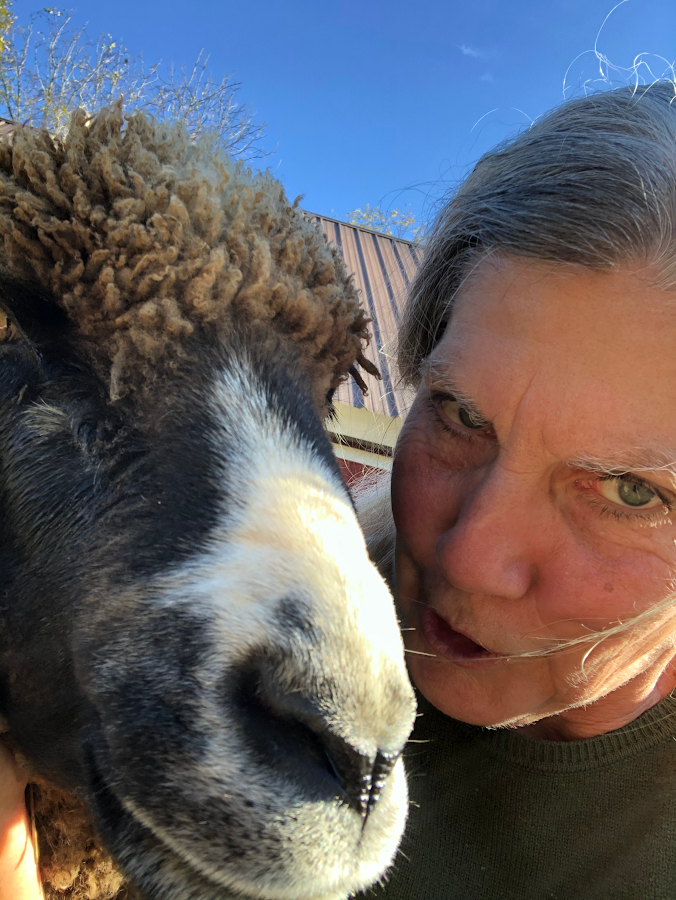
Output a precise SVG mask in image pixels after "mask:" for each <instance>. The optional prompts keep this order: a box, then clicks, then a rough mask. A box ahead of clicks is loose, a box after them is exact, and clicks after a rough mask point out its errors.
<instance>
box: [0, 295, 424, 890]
mask: <svg viewBox="0 0 676 900" xmlns="http://www.w3.org/2000/svg"><path fill="white" fill-rule="evenodd" d="M0 302H1V303H2V305H3V308H4V309H5V310H6V312H7V314H8V316H9V320H8V322H9V324H8V325H6V326H5V327H4V329H3V328H2V326H3V322H4V321H5V320H4V319H3V317H2V316H0V508H1V509H2V519H1V520H0V554H1V562H0V590H1V595H2V603H1V605H0V714H2V715H4V716H5V717H6V719H7V720H8V722H9V724H10V727H11V730H12V732H13V734H14V737H15V738H16V740H17V742H18V744H19V746H20V748H21V749H22V751H23V752H24V753H25V754H26V756H27V757H28V759H29V760H30V762H31V764H32V765H33V766H34V767H35V769H36V770H37V771H38V772H39V773H41V774H42V775H44V776H46V777H49V778H51V779H52V780H54V781H56V782H57V783H59V784H61V785H63V786H64V787H67V788H69V789H73V790H76V791H77V792H79V793H80V794H81V795H82V796H83V797H84V798H85V799H86V802H87V804H88V806H89V808H90V809H91V812H92V814H93V817H94V820H95V822H96V826H97V829H98V831H99V833H100V835H101V836H102V838H103V840H104V842H105V843H106V845H107V846H108V848H109V849H110V851H111V852H112V853H113V855H114V857H115V858H116V860H117V861H118V863H119V864H120V866H121V867H122V869H123V870H124V871H125V872H126V873H127V875H128V876H130V877H131V879H132V880H133V881H134V882H135V883H136V884H137V885H138V886H139V888H140V890H141V892H142V894H143V895H144V896H147V897H148V898H155V900H179V898H180V900H190V898H195V900H197V898H199V900H223V898H249V897H251V898H253V897H256V898H271V900H272V898H275V900H276V898H280V900H287V898H288V900H302V898H308V900H310V898H324V897H326V898H339V897H346V896H347V895H348V894H349V893H351V892H353V891H356V890H359V889H361V888H363V887H365V886H367V885H369V884H371V883H373V882H374V881H375V880H377V879H378V878H379V877H380V876H381V875H382V873H383V871H384V870H385V869H386V867H387V866H388V864H389V863H390V861H391V859H392V857H393V855H394V852H395V850H396V847H397V844H398V841H399V838H400V836H401V833H402V830H403V825H404V820H405V810H406V787H405V781H404V772H403V767H402V763H401V760H400V753H401V750H402V747H403V744H404V742H405V740H406V738H407V736H408V733H409V731H410V728H411V725H412V720H413V715H414V701H413V696H412V692H411V688H410V686H409V683H408V680H407V678H406V674H405V668H404V662H403V652H402V647H401V641H400V637H399V634H398V630H397V623H396V620H395V615H394V612H393V609H392V604H391V599H390V597H389V594H388V592H387V589H386V587H385V585H384V584H383V582H382V581H381V579H380V577H379V575H378V574H377V573H376V571H375V569H374V568H373V566H372V565H371V564H370V562H369V560H368V558H367V554H366V550H365V547H364V543H363V540H362V537H361V535H360V533H359V530H358V527H357V523H356V520H355V517H354V514H353V510H352V506H351V503H350V499H349V496H348V494H347V492H346V490H345V487H344V486H343V483H342V480H341V477H340V474H339V471H338V469H337V466H336V463H335V461H334V459H333V455H332V453H331V449H330V445H329V443H328V441H327V439H326V437H325V435H324V432H323V430H322V427H321V423H320V418H319V415H318V413H317V410H316V409H315V407H314V405H313V401H312V400H311V393H310V392H309V391H308V390H306V388H305V386H304V385H303V383H302V381H301V376H300V373H301V372H302V366H301V361H300V359H299V358H297V357H296V356H294V354H293V352H292V351H291V350H290V349H289V348H288V347H287V346H285V345H284V343H283V342H282V341H276V340H274V339H272V338H270V339H268V338H266V339H260V340H258V339H256V340H253V339H252V334H243V333H239V334H238V333H237V332H236V331H235V330H233V334H232V336H231V339H230V340H229V341H228V344H227V346H226V345H224V344H223V342H222V341H221V342H215V341H211V342H209V341H207V340H206V339H200V338H199V337H197V336H196V337H195V339H194V341H193V343H192V344H191V345H190V347H189V348H188V351H187V352H186V354H185V358H184V359H183V361H182V362H181V365H180V366H177V367H176V369H175V370H174V372H173V374H171V375H170V374H169V373H168V372H167V373H166V374H165V375H164V376H163V377H162V379H160V380H158V381H157V383H156V384H154V385H153V388H152V390H151V391H149V392H146V394H145V395H144V396H143V398H142V399H140V400H134V399H130V398H125V399H123V400H120V401H117V402H111V401H110V399H109V396H108V392H107V386H106V385H104V384H103V383H102V382H101V381H100V380H99V378H98V376H97V375H96V374H95V371H94V369H93V368H92V367H91V366H90V365H89V363H88V362H87V354H86V353H85V352H84V351H83V348H82V346H81V343H80V341H81V339H80V337H78V335H77V333H76V332H75V331H74V329H73V328H72V326H71V324H70V323H69V321H68V320H67V318H66V317H65V315H64V314H62V313H61V312H60V311H59V310H58V308H57V307H55V306H54V305H52V304H51V303H50V302H49V301H45V300H43V299H41V298H39V297H38V296H34V295H33V294H32V293H31V292H30V291H28V290H26V289H23V288H20V287H17V285H15V284H14V285H12V284H9V283H7V284H5V285H4V287H3V290H2V298H1V299H0ZM259 337H260V336H259Z"/></svg>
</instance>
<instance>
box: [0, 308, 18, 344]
mask: <svg viewBox="0 0 676 900" xmlns="http://www.w3.org/2000/svg"><path fill="white" fill-rule="evenodd" d="M17 336H18V331H17V327H16V325H15V324H14V322H12V320H11V319H10V318H9V316H8V315H7V313H6V312H4V310H2V309H0V344H8V343H9V342H10V341H13V340H15V339H16V337H17Z"/></svg>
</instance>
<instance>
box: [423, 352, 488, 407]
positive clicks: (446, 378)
mask: <svg viewBox="0 0 676 900" xmlns="http://www.w3.org/2000/svg"><path fill="white" fill-rule="evenodd" d="M420 374H421V375H422V377H423V379H424V380H425V381H427V382H430V381H431V382H432V386H433V387H434V390H437V391H443V392H444V393H446V394H450V395H451V396H452V397H454V398H455V399H456V400H457V401H458V402H459V403H461V404H462V405H463V407H464V408H465V409H466V410H467V412H468V413H470V415H471V416H472V417H473V418H475V419H477V420H481V421H482V422H487V421H488V419H487V418H486V416H484V414H483V413H482V412H481V410H480V409H479V407H478V406H477V404H476V402H475V401H474V400H473V399H472V398H471V397H470V396H469V394H468V393H467V392H466V391H465V390H464V389H463V388H462V387H461V386H460V384H459V382H458V380H457V379H456V377H455V376H454V375H453V373H452V372H451V371H449V370H448V369H447V368H446V367H445V366H443V367H442V366H440V365H439V364H438V363H435V362H434V361H433V360H431V359H427V360H426V361H425V362H424V363H423V365H422V367H421V370H420Z"/></svg>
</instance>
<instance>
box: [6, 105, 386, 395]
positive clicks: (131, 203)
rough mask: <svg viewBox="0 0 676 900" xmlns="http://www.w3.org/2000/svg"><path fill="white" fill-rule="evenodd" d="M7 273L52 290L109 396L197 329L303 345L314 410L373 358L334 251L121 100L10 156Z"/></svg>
mask: <svg viewBox="0 0 676 900" xmlns="http://www.w3.org/2000/svg"><path fill="white" fill-rule="evenodd" d="M0 239H1V240H2V244H3V248H2V252H1V254H0V265H2V267H3V268H4V269H5V271H6V272H7V273H8V274H10V275H11V276H13V277H18V278H20V279H28V280H30V281H31V282H33V283H35V282H37V284H38V285H39V286H40V287H41V288H43V289H44V290H46V291H49V292H50V293H51V294H52V295H53V296H54V297H55V298H56V300H57V302H58V303H59V304H60V305H61V306H63V308H64V309H65V310H66V312H67V313H68V315H69V316H70V317H71V319H72V320H73V322H74V323H75V324H76V326H77V327H78V329H79V331H80V333H81V334H82V335H83V336H84V338H85V339H87V343H88V347H89V349H90V355H91V357H92V360H93V362H94V364H95V366H96V368H97V370H98V372H99V374H100V375H101V377H103V378H105V379H106V380H107V382H108V384H109V391H110V397H111V399H117V398H119V397H121V396H123V395H125V394H128V393H130V392H134V391H138V390H140V389H142V388H143V389H146V388H147V387H148V386H149V385H152V383H153V381H154V380H155V379H156V378H157V377H159V376H160V373H161V372H162V370H163V369H164V368H165V367H166V366H167V365H169V366H176V365H177V364H180V359H181V358H182V356H184V355H185V345H186V341H187V339H188V338H189V337H190V336H191V335H193V334H194V333H195V332H196V331H198V330H200V329H202V330H205V331H207V332H209V331H211V332H212V333H213V334H214V335H216V336H217V337H218V338H220V339H221V340H223V341H227V336H228V333H229V332H230V331H231V329H232V323H233V322H234V321H236V322H237V323H238V325H239V324H241V323H246V324H247V326H251V327H256V326H258V327H259V328H260V327H261V326H262V327H265V326H266V325H268V324H269V325H270V326H272V329H273V330H274V332H275V334H277V335H282V336H284V337H285V338H286V339H288V341H289V342H291V343H292V344H294V345H296V346H297V348H298V352H299V356H300V359H301V360H302V361H303V364H304V365H305V366H306V375H307V377H308V382H309V384H310V386H311V388H312V390H313V394H314V397H315V400H316V402H317V404H318V407H320V408H321V406H322V405H323V403H324V398H325V396H326V392H327V391H328V390H329V389H330V388H332V387H336V386H337V385H338V384H339V383H340V382H341V381H342V380H344V379H345V377H346V376H347V374H348V372H352V373H353V374H354V376H355V378H356V380H357V382H358V383H359V384H360V385H361V386H362V387H363V382H362V381H361V378H360V377H359V375H358V374H357V372H356V369H355V363H359V364H360V365H361V366H362V367H363V368H364V369H365V370H366V371H369V372H371V373H372V374H376V375H377V371H374V367H373V365H372V364H371V363H370V362H369V361H368V360H366V359H365V358H364V355H363V352H362V351H363V347H364V346H365V345H366V343H367V342H368V340H369V334H368V331H367V328H366V326H367V323H368V319H367V317H366V314H365V313H364V311H363V310H362V309H361V307H360V304H359V299H358V296H357V293H356V290H355V288H354V286H353V285H352V283H351V281H350V278H349V277H348V275H347V274H346V272H345V267H344V265H343V262H342V260H341V258H340V256H339V255H338V253H337V251H335V250H333V249H331V248H330V247H329V246H328V244H327V242H326V239H325V238H324V236H323V234H322V233H321V232H320V231H319V230H318V229H317V228H316V227H315V226H314V225H311V224H310V223H308V222H307V221H306V220H305V218H304V217H303V214H302V212H301V211H300V210H299V209H298V208H297V207H296V206H295V205H294V206H290V205H289V203H288V202H287V199H286V197H285V194H284V190H283V188H282V187H281V185H280V184H279V182H277V181H276V180H275V179H274V178H273V177H272V176H271V175H270V174H268V173H261V174H256V175H253V176H252V174H251V172H250V171H249V170H247V169H246V168H244V167H243V166H242V165H241V164H237V163H234V162H233V161H232V160H231V159H230V158H228V157H226V156H223V155H221V154H219V153H218V152H216V151H215V147H214V146H213V144H211V143H209V142H208V141H202V142H199V143H197V144H192V143H190V141H189V139H188V135H187V132H186V131H185V129H184V128H183V127H181V126H172V125H166V124H159V123H157V122H155V121H154V120H152V119H149V118H148V117H147V116H144V115H143V114H140V113H135V114H133V115H130V116H125V115H124V113H123V111H122V106H121V104H119V103H118V104H116V105H115V106H114V107H111V108H110V109H107V110H103V111H102V112H101V113H99V114H98V115H97V116H95V117H93V118H90V117H88V116H87V115H86V114H85V113H84V112H83V111H79V112H77V113H75V115H74V116H73V119H72V123H71V127H70V131H69V133H68V136H67V137H66V138H65V139H63V140H58V139H54V138H52V137H51V136H50V135H49V134H48V133H47V132H46V131H35V130H31V129H28V128H26V129H23V128H18V129H17V131H16V133H15V135H14V140H13V142H12V144H11V146H10V145H7V144H4V145H0Z"/></svg>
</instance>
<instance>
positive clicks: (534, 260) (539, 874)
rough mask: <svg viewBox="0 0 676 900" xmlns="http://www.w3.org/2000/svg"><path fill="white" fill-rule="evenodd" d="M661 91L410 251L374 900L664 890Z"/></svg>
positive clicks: (664, 191)
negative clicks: (417, 266) (390, 692)
mask: <svg viewBox="0 0 676 900" xmlns="http://www.w3.org/2000/svg"><path fill="white" fill-rule="evenodd" d="M675 98H676V93H675V90H674V86H673V85H671V84H668V83H664V84H656V85H653V86H652V87H650V88H648V89H644V88H642V89H639V90H637V91H632V90H629V89H622V90H619V91H615V92H610V93H607V94H603V95H598V96H595V97H590V98H586V99H583V100H579V101H575V102H571V103H568V104H566V105H564V106H563V107H562V108H561V109H559V110H557V111H555V112H554V113H552V114H551V115H550V116H548V117H546V118H545V119H543V120H541V121H540V122H538V123H537V124H536V125H535V126H533V127H532V128H531V129H530V130H529V131H528V132H526V133H525V134H523V135H521V136H520V137H518V138H516V139H515V140H514V141H512V142H511V143H509V144H507V145H505V146H504V147H502V148H499V149H498V150H497V151H495V152H494V153H491V154H488V155H487V156H486V157H484V159H482V160H481V161H480V163H479V164H478V166H477V167H476V169H475V171H474V172H473V173H472V175H471V176H470V177H469V178H468V180H467V181H466V182H465V184H464V185H463V186H462V188H461V189H460V191H459V192H458V194H457V195H456V196H455V197H454V198H453V199H452V200H451V201H450V203H449V204H448V206H447V207H446V208H445V209H444V210H443V211H442V213H441V214H440V216H439V219H438V222H437V224H436V226H435V229H434V231H433V234H432V238H431V243H430V244H429V246H428V248H427V250H426V254H425V260H424V263H423V266H422V269H421V271H420V273H419V276H418V278H417V281H416V283H415V285H414V287H413V290H412V295H411V298H410V305H409V308H408V312H407V316H406V321H405V323H404V325H403V329H402V333H401V341H400V367H401V371H402V374H403V376H404V378H405V379H406V380H407V381H408V382H409V383H410V384H412V385H414V386H415V387H416V389H417V395H416V399H415V402H414V404H413V407H412V409H411V412H410V414H409V416H408V418H407V421H406V425H405V427H404V429H403V431H402V433H401V437H400V440H399V443H398V447H397V451H396V455H395V462H394V469H393V476H392V508H393V513H394V519H395V523H396V529H397V539H396V575H395V576H394V582H395V589H396V593H397V598H398V602H399V605H400V608H401V612H402V615H403V618H404V620H405V622H404V627H405V632H404V633H405V636H406V641H407V645H408V649H409V657H410V670H411V675H412V677H413V679H414V681H415V683H416V685H417V687H418V689H419V692H420V695H421V712H422V716H421V717H420V718H419V720H418V727H417V729H416V734H415V735H414V741H413V742H412V743H411V746H410V750H409V753H408V768H409V772H410V776H411V777H410V788H411V796H412V800H413V803H412V809H411V814H410V825H409V828H408V831H407V835H406V837H405V840H404V845H403V848H402V854H401V855H400V856H399V858H398V859H397V861H396V863H395V866H394V868H393V870H392V872H391V874H390V877H389V880H388V882H387V884H386V885H385V887H384V893H385V896H386V897H387V898H388V900H398V898H402V900H403V898H406V900H414V898H416V900H423V898H424V900H453V898H458V900H460V898H462V900H489V898H490V900H496V898H500V900H511V898H514V900H517V898H518V900H528V898H545V897H547V898H551V897H553V898H566V900H569V898H590V900H591V898H594V900H603V898H608V900H610V898H613V900H615V898H632V900H636V898H642V900H667V898H671V900H673V898H674V897H676V718H675V717H674V713H675V712H676V701H674V700H672V699H671V698H670V692H671V691H672V690H673V688H674V687H675V686H676V666H675V665H674V660H675V657H676V602H675V601H674V596H675V594H676V586H675V585H676V518H674V519H673V521H672V510H673V511H674V512H673V515H674V516H676V510H674V507H676V415H674V412H673V411H674V410H675V409H676V352H674V347H676V291H674V287H676V263H674V262H673V260H676V230H675V228H674V223H676V104H674V103H673V101H674V99H675ZM672 104H673V105H672ZM376 537H377V536H375V535H374V546H375V543H376V541H375V538H376ZM387 543H388V541H387V540H386V541H385V542H384V543H383V542H382V541H381V544H383V546H385V551H386V552H385V553H384V555H383V560H382V564H383V567H384V568H388V563H387V559H386V557H387V550H388V547H387V546H386V545H387ZM13 896H15V897H18V896H19V895H17V894H15V895H13Z"/></svg>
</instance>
